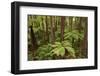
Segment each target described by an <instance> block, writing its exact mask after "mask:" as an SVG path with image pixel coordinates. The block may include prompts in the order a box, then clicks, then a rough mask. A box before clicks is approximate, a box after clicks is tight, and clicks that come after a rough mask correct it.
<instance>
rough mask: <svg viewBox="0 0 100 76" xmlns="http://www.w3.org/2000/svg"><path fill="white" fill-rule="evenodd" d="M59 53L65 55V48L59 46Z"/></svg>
mask: <svg viewBox="0 0 100 76" xmlns="http://www.w3.org/2000/svg"><path fill="white" fill-rule="evenodd" d="M59 54H60V55H61V56H64V55H65V49H64V47H61V48H60V49H59Z"/></svg>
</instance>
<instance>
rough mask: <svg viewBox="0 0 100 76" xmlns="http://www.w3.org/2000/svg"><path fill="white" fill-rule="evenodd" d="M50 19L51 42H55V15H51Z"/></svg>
mask: <svg viewBox="0 0 100 76" xmlns="http://www.w3.org/2000/svg"><path fill="white" fill-rule="evenodd" d="M50 21H51V43H54V42H55V34H54V27H53V26H54V21H53V17H52V16H51V17H50Z"/></svg>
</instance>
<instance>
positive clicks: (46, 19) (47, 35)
mask: <svg viewBox="0 0 100 76" xmlns="http://www.w3.org/2000/svg"><path fill="white" fill-rule="evenodd" d="M47 21H48V18H47V16H46V18H45V23H46V41H48V42H49V33H48V22H47Z"/></svg>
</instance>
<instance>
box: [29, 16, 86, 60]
mask: <svg viewBox="0 0 100 76" xmlns="http://www.w3.org/2000/svg"><path fill="white" fill-rule="evenodd" d="M27 20H28V24H27V25H28V60H29V61H32V60H57V59H80V58H81V59H83V58H88V17H79V16H49V15H28V16H27Z"/></svg>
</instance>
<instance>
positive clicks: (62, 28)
mask: <svg viewBox="0 0 100 76" xmlns="http://www.w3.org/2000/svg"><path fill="white" fill-rule="evenodd" d="M64 27H65V17H64V16H62V17H61V41H63V40H64Z"/></svg>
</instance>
